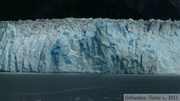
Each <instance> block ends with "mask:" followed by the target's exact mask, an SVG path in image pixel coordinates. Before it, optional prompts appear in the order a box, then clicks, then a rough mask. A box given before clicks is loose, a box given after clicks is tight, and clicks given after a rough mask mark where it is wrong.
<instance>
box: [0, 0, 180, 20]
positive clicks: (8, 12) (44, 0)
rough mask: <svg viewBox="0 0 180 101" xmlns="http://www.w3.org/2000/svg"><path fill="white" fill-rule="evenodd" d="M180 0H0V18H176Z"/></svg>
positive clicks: (178, 12) (179, 8) (179, 14)
mask: <svg viewBox="0 0 180 101" xmlns="http://www.w3.org/2000/svg"><path fill="white" fill-rule="evenodd" d="M179 1H180V0H0V21H4V20H29V19H31V20H35V19H47V18H48V19H53V18H66V17H75V18H111V19H129V18H132V19H144V20H148V19H152V18H153V19H162V20H166V19H172V20H179V19H180V6H179V5H180V2H179Z"/></svg>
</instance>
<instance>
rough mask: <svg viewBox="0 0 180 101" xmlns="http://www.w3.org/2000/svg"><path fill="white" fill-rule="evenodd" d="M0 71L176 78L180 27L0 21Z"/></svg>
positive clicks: (139, 22) (175, 24) (148, 23)
mask: <svg viewBox="0 0 180 101" xmlns="http://www.w3.org/2000/svg"><path fill="white" fill-rule="evenodd" d="M0 71H1V72H4V71H7V72H42V73H44V72H87V73H120V74H180V21H170V20H168V21H162V20H149V21H143V20H137V21H135V20H132V19H129V20H123V19H122V20H112V19H91V18H90V19H75V18H66V19H52V20H48V19H47V20H45V19H40V20H36V21H31V20H26V21H1V22H0Z"/></svg>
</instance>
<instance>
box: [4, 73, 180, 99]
mask: <svg viewBox="0 0 180 101" xmlns="http://www.w3.org/2000/svg"><path fill="white" fill-rule="evenodd" d="M127 93H132V94H134V93H153V94H154V93H160V94H161V93H168V94H169V93H177V94H180V76H172V75H171V76H170V75H163V76H159V75H156V76H152V75H151V76H145V75H110V74H107V75H104V74H103V75H102V74H0V101H123V94H127Z"/></svg>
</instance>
